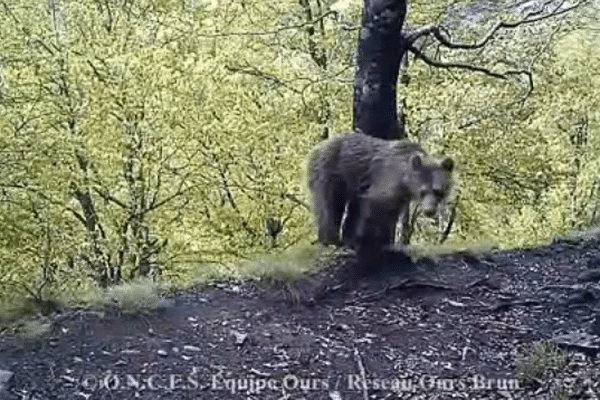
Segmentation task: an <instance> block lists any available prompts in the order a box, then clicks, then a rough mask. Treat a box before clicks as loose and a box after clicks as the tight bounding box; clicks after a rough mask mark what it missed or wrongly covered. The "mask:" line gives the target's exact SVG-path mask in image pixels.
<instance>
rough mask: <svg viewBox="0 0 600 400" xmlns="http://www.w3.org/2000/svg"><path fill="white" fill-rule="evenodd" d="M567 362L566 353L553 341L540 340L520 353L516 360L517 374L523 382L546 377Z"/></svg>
mask: <svg viewBox="0 0 600 400" xmlns="http://www.w3.org/2000/svg"><path fill="white" fill-rule="evenodd" d="M567 362H568V353H567V352H566V351H564V350H562V349H561V348H559V347H558V346H557V345H556V344H555V343H554V342H551V341H540V342H536V343H534V344H533V346H531V348H529V349H528V350H527V351H526V352H525V354H521V355H520V356H519V357H518V358H517V361H516V370H517V375H518V376H519V378H520V379H522V380H523V381H524V382H526V383H528V382H533V381H535V380H537V379H542V378H547V377H549V376H551V374H552V373H553V372H555V371H560V370H561V369H563V368H564V367H565V365H566V364H567Z"/></svg>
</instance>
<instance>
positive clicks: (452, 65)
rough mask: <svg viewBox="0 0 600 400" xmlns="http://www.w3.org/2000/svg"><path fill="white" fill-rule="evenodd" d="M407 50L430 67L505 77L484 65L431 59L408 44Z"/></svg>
mask: <svg viewBox="0 0 600 400" xmlns="http://www.w3.org/2000/svg"><path fill="white" fill-rule="evenodd" d="M409 50H410V51H411V52H412V53H413V54H414V55H415V56H417V58H420V59H421V60H422V61H424V62H425V63H426V64H428V65H431V66H432V67H437V68H460V69H466V70H469V71H476V72H482V73H484V74H486V75H489V76H492V77H494V78H499V79H507V77H506V75H504V74H499V73H497V72H492V71H491V70H489V69H487V68H484V67H480V66H477V65H469V64H461V63H445V62H441V61H435V60H432V59H431V58H429V57H428V56H426V55H425V54H423V53H422V52H421V51H420V50H419V49H417V48H416V47H414V46H410V47H409ZM523 73H527V72H526V71H523Z"/></svg>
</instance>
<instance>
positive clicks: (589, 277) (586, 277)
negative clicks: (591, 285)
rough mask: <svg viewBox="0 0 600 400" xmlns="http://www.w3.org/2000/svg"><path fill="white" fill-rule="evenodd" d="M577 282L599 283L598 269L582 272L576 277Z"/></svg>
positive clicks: (599, 273) (599, 270) (599, 272)
mask: <svg viewBox="0 0 600 400" xmlns="http://www.w3.org/2000/svg"><path fill="white" fill-rule="evenodd" d="M577 280H578V281H579V282H598V281H600V268H593V269H589V270H587V271H583V272H582V273H581V274H579V276H578V277H577Z"/></svg>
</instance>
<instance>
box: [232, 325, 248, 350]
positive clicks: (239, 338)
mask: <svg viewBox="0 0 600 400" xmlns="http://www.w3.org/2000/svg"><path fill="white" fill-rule="evenodd" d="M231 334H232V335H233V336H235V344H237V345H238V346H241V345H243V344H244V342H245V341H246V338H247V337H248V335H247V334H245V333H241V332H238V331H234V330H233V329H232V330H231Z"/></svg>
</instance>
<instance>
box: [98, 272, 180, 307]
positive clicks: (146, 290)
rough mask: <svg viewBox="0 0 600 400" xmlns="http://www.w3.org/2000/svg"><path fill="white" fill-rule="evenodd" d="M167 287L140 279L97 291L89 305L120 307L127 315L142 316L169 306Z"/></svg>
mask: <svg viewBox="0 0 600 400" xmlns="http://www.w3.org/2000/svg"><path fill="white" fill-rule="evenodd" d="M164 292H165V287H164V286H163V285H159V284H156V283H155V282H153V281H152V280H150V279H147V278H140V279H136V280H134V281H131V282H128V283H123V284H120V285H115V286H112V287H110V288H109V289H107V290H104V291H97V292H96V293H95V296H91V297H89V298H88V299H87V303H89V304H91V305H92V306H95V307H101V308H104V307H115V306H116V307H118V308H119V309H120V310H121V311H122V312H123V313H125V314H140V313H148V312H152V311H156V310H158V309H161V308H165V307H167V306H169V304H170V302H169V301H168V300H167V299H165V297H164Z"/></svg>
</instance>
